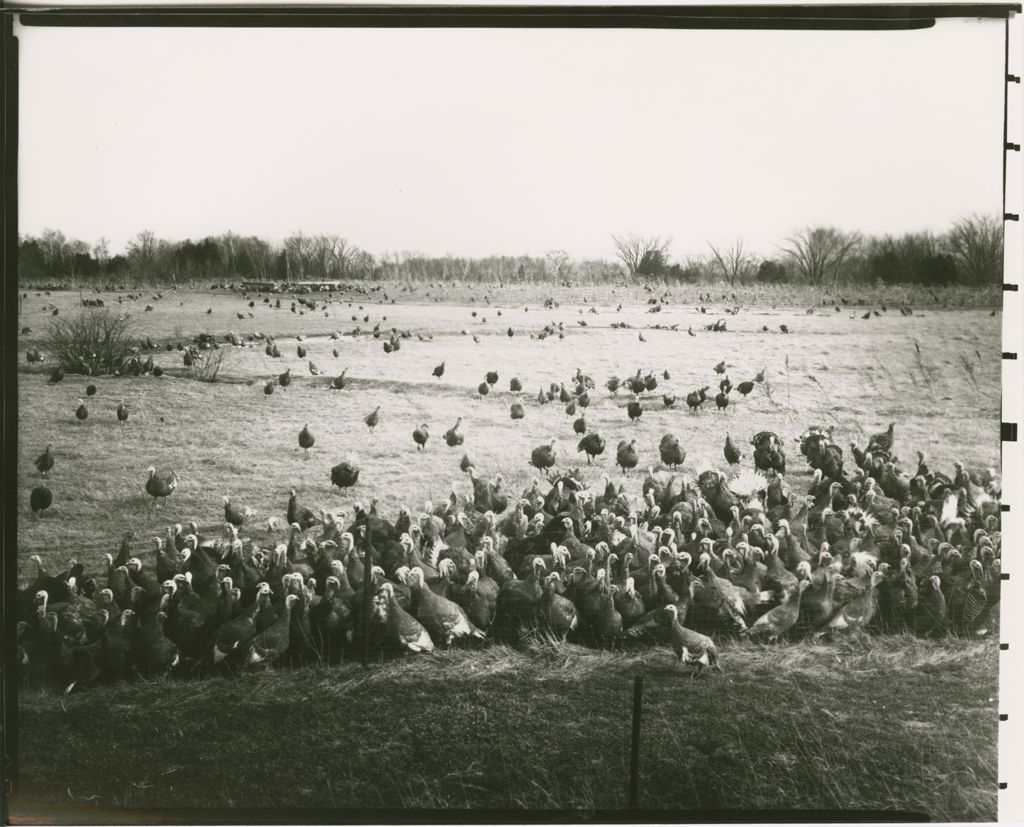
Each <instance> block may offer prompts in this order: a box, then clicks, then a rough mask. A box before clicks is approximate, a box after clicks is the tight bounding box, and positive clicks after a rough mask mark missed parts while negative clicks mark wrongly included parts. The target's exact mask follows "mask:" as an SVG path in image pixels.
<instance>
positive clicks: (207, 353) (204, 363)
mask: <svg viewBox="0 0 1024 827" xmlns="http://www.w3.org/2000/svg"><path fill="white" fill-rule="evenodd" d="M226 354H227V351H226V349H225V348H222V347H219V348H216V349H210V350H204V351H202V352H199V353H196V354H194V355H193V357H192V358H193V361H192V367H190V368H189V374H190V375H191V376H192V378H193V379H198V380H199V381H200V382H216V381H217V377H218V376H219V375H220V369H221V367H223V365H224V357H225V355H226Z"/></svg>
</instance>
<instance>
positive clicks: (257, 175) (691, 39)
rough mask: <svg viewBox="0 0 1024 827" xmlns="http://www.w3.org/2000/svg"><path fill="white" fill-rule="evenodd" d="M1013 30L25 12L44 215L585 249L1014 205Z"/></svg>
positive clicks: (27, 209) (32, 191) (98, 229)
mask: <svg viewBox="0 0 1024 827" xmlns="http://www.w3.org/2000/svg"><path fill="white" fill-rule="evenodd" d="M1003 26H1004V24H1003V22H1002V21H996V20H987V21H979V20H939V21H938V22H937V24H936V25H935V27H933V28H931V29H926V30H918V31H907V32H746V31H647V30H621V29H620V30H593V31H586V30H509V29H505V30H482V29H478V30H450V29H418V30H417V29H406V30H396V29H392V30H374V29H350V30H345V29H323V30H303V29H288V30H244V29H235V30H226V29H166V30H158V29H99V28H97V29H59V28H27V27H18V28H17V30H16V33H17V34H18V36H19V38H20V41H21V70H20V84H21V85H20V96H21V112H20V159H19V179H18V180H19V213H20V216H19V225H20V226H19V229H20V232H21V233H22V234H32V235H34V234H38V233H40V232H41V231H42V230H43V228H46V227H53V228H57V229H60V230H62V231H63V232H64V233H65V234H66V235H68V236H69V237H74V238H80V239H83V240H85V241H87V242H90V243H92V242H94V241H95V240H97V239H98V238H100V237H101V236H105V237H106V238H108V239H109V240H110V242H111V248H112V250H113V251H115V252H116V251H119V250H120V249H121V248H122V247H123V245H124V244H125V243H126V242H127V241H128V240H129V239H130V238H131V237H132V236H134V235H135V233H137V232H138V231H139V230H142V229H151V230H153V231H154V232H156V234H157V235H158V236H160V237H165V238H172V239H184V238H187V237H191V238H193V239H195V238H199V237H202V236H205V235H212V234H219V233H221V232H224V231H226V230H232V231H234V232H236V233H240V234H243V235H250V234H255V235H259V236H261V237H264V238H268V239H272V240H275V241H280V240H282V239H283V238H284V237H286V236H287V235H289V234H291V233H293V232H296V231H302V232H304V233H319V232H332V233H340V234H342V235H344V236H345V237H347V238H348V239H349V240H350V241H352V242H353V243H355V244H356V245H358V246H359V247H362V248H363V249H366V250H369V251H370V252H372V253H374V254H378V255H379V254H382V253H385V252H397V251H414V252H419V253H425V254H430V255H444V254H446V253H452V254H455V255H465V256H484V255H492V254H506V255H519V254H532V255H543V254H544V253H545V252H546V251H548V250H551V249H561V250H565V251H567V252H568V253H569V254H570V255H571V256H573V257H574V258H612V257H613V256H614V248H613V246H612V242H611V235H612V234H613V233H630V232H635V233H642V234H651V235H659V236H668V237H670V238H671V239H672V248H671V251H672V254H673V256H678V257H682V256H685V255H686V254H689V253H701V252H705V253H706V252H707V243H708V242H709V241H710V242H712V243H715V244H719V243H729V242H731V241H733V240H735V239H737V238H742V239H743V240H744V241H745V243H746V244H747V246H748V247H750V248H752V249H754V250H756V251H759V252H761V253H763V254H770V253H771V252H772V251H773V250H775V249H776V248H777V245H778V244H779V243H780V242H781V240H782V238H783V237H785V236H786V235H788V234H790V233H791V232H792V231H794V230H796V229H798V228H800V227H804V226H808V225H819V224H823V225H833V226H837V227H839V228H841V229H847V230H860V231H862V232H866V233H878V234H884V233H900V232H905V231H912V230H924V229H931V230H934V231H942V230H944V229H945V228H947V227H948V226H949V224H950V223H952V221H954V220H955V219H956V218H958V217H960V216H962V215H965V214H968V213H971V212H976V211H980V212H992V213H997V212H1000V210H1001V205H1000V199H1001V169H1002V166H1001V165H1002V160H1001V159H1002V155H1001V142H1002V118H1003V99H1002V83H1001V80H1002V74H1003Z"/></svg>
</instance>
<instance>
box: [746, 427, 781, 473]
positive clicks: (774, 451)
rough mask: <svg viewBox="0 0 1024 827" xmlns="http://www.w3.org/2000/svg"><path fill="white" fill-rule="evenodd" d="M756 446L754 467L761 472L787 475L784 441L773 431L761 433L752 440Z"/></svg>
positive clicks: (751, 442) (752, 443)
mask: <svg viewBox="0 0 1024 827" xmlns="http://www.w3.org/2000/svg"><path fill="white" fill-rule="evenodd" d="M750 444H751V445H753V446H754V467H755V468H756V469H757V470H759V471H775V473H777V474H785V473H786V452H785V450H784V449H783V447H782V440H781V439H779V437H778V435H776V434H773V433H772V432H771V431H761V432H760V433H759V434H756V435H755V436H754V437H753V439H751V440H750Z"/></svg>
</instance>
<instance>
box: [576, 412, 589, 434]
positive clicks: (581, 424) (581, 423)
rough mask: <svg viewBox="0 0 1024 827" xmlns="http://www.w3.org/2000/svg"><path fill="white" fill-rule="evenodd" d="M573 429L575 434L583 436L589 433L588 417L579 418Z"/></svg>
mask: <svg viewBox="0 0 1024 827" xmlns="http://www.w3.org/2000/svg"><path fill="white" fill-rule="evenodd" d="M572 429H573V431H574V432H575V433H577V434H579V435H580V436H582V435H583V434H585V433H586V432H587V420H586V417H583V416H581V417H579V418H578V419H577V420H576V421H575V422H573V423H572Z"/></svg>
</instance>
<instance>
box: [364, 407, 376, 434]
mask: <svg viewBox="0 0 1024 827" xmlns="http://www.w3.org/2000/svg"><path fill="white" fill-rule="evenodd" d="M363 422H365V423H366V425H367V427H368V428H369V429H370V433H371V434H372V433H373V429H374V428H376V427H377V423H378V422H380V405H378V406H377V407H376V408H374V409H373V410H372V411H370V412H369V413H368V414H367V415H366V416H365V417H363Z"/></svg>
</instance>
